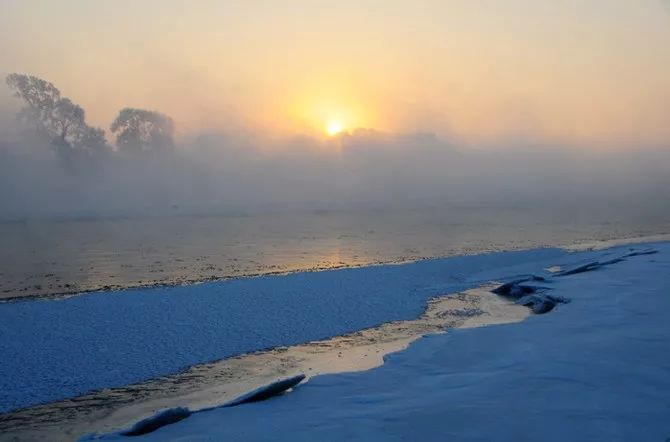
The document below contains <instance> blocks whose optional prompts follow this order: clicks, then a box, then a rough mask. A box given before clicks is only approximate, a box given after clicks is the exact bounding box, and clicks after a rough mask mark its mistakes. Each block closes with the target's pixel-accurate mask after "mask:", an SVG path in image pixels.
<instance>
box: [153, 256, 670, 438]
mask: <svg viewBox="0 0 670 442" xmlns="http://www.w3.org/2000/svg"><path fill="white" fill-rule="evenodd" d="M653 249H654V250H656V251H657V253H655V254H639V253H635V255H630V256H628V257H626V258H625V259H623V260H621V261H617V262H616V263H613V264H611V265H605V266H600V267H598V268H595V269H591V271H588V272H578V273H572V274H569V275H564V276H561V277H556V278H553V279H552V282H551V287H552V295H553V296H557V297H562V298H565V299H570V300H571V303H570V304H569V305H566V306H565V307H564V308H559V309H555V310H554V311H552V313H551V314H549V315H537V316H533V317H530V318H529V319H527V320H525V321H523V322H519V323H513V324H508V325H500V326H492V327H482V328H474V329H459V330H454V331H452V332H451V333H448V334H437V335H432V336H429V337H426V338H424V339H421V340H419V341H417V342H416V343H415V344H413V345H412V346H411V347H409V348H408V349H407V350H406V351H403V352H400V353H396V354H393V355H391V356H390V357H389V358H388V360H387V361H386V363H385V364H384V365H383V366H381V367H378V368H376V369H373V370H369V371H366V372H360V373H347V374H337V375H326V376H318V377H315V378H313V379H311V380H310V381H309V382H308V383H306V384H305V385H303V386H301V387H300V388H298V389H296V390H295V391H294V392H293V393H291V394H289V395H286V396H283V397H281V398H275V399H272V400H269V401H265V402H259V403H254V404H246V405H244V406H240V407H235V408H230V409H219V410H213V411H212V412H209V413H203V414H200V415H195V416H192V417H190V418H189V419H186V420H184V421H183V422H179V423H176V424H174V425H170V426H166V427H164V428H161V429H159V430H157V431H156V432H153V433H150V434H148V435H146V436H144V437H143V438H144V439H145V440H191V439H197V440H212V441H214V440H291V441H295V440H298V441H301V440H305V441H307V440H333V441H340V440H384V441H388V440H428V441H430V440H467V441H475V440H476V441H488V440H509V441H517V440H545V441H565V440H596V441H629V440H649V441H654V440H659V441H662V440H666V439H667V438H668V437H670V422H668V420H667V417H668V416H670V402H668V400H667V398H668V392H670V352H668V351H667V349H668V348H670V330H669V329H668V327H667V321H668V312H670V280H668V277H667V276H666V275H669V274H670V244H668V243H664V244H655V245H653ZM620 252H621V250H618V251H612V252H608V254H609V256H610V258H609V259H616V258H617V257H620V255H621V253H620ZM572 258H579V259H581V260H582V262H572V263H561V264H562V266H563V267H564V268H578V267H579V266H582V265H585V264H588V263H589V262H593V261H594V256H593V255H590V256H586V255H580V256H573V257H572ZM605 258H606V257H605ZM609 259H601V260H600V261H605V262H606V261H608V260H609ZM575 261H578V260H575ZM538 267H539V266H538ZM259 422H262V425H259Z"/></svg>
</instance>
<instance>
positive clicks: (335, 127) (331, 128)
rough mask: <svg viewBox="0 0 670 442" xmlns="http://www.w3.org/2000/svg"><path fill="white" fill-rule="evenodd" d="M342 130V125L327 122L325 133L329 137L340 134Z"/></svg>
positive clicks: (336, 122) (337, 122) (334, 121)
mask: <svg viewBox="0 0 670 442" xmlns="http://www.w3.org/2000/svg"><path fill="white" fill-rule="evenodd" d="M343 130H344V127H343V126H342V123H340V122H339V121H336V120H333V121H330V122H328V125H327V126H326V132H328V135H330V136H331V137H332V136H335V135H337V134H339V133H341V132H342V131H343Z"/></svg>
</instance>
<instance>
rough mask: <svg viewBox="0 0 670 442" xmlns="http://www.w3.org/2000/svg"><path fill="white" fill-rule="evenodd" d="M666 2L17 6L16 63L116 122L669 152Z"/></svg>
mask: <svg viewBox="0 0 670 442" xmlns="http://www.w3.org/2000/svg"><path fill="white" fill-rule="evenodd" d="M668 5H669V3H668V2H667V1H665V0H635V1H632V0H593V1H585V0H565V1H560V2H556V1H539V0H505V1H503V0H500V1H485V0H479V1H473V0H423V1H410V0H407V1H393V0H355V1H354V0H351V1H347V0H340V1H338V2H332V1H320V0H292V1H290V2H288V1H280V0H277V1H270V0H265V1H264V0H247V1H228V2H223V1H207V0H201V1H197V2H192V1H186V0H146V1H141V2H138V1H132V0H115V1H112V0H99V1H95V2H91V1H88V0H65V1H64V0H59V1H56V0H52V1H46V0H43V1H38V0H4V1H3V2H2V3H0V73H2V74H6V73H8V72H14V71H16V72H26V73H31V74H35V75H38V76H40V77H43V78H45V79H48V80H50V81H52V82H54V83H55V84H56V85H57V86H58V87H59V88H60V89H61V90H62V92H63V93H64V95H66V96H69V97H71V98H72V99H73V100H74V101H75V102H77V103H79V104H81V105H82V106H84V107H85V108H86V110H87V112H88V115H89V119H90V120H91V121H92V122H93V123H95V124H98V125H101V126H103V127H105V128H106V127H108V125H109V122H110V121H111V120H112V119H113V118H114V116H115V114H116V112H117V111H118V110H119V109H120V108H121V107H124V106H134V107H143V108H149V109H156V110H160V111H163V112H165V113H167V114H169V115H171V116H173V118H174V119H175V120H176V122H177V124H178V126H179V128H180V131H181V132H182V133H187V132H190V131H199V130H231V129H245V130H249V131H260V132H263V133H270V134H280V135H290V134H296V133H312V134H319V135H322V134H323V133H324V131H325V128H326V126H327V125H328V124H329V122H331V121H333V120H337V121H338V122H340V123H341V124H342V125H343V126H344V128H345V129H353V128H355V127H373V128H377V129H380V130H386V131H392V132H404V131H430V132H435V133H437V134H438V135H441V136H445V137H446V136H455V137H458V138H461V139H464V140H467V141H468V142H471V143H473V144H477V143H495V142H499V143H504V142H505V140H519V139H526V140H541V141H542V142H544V143H548V144H566V145H568V144H570V145H578V146H588V147H606V148H622V147H624V148H640V147H658V146H664V147H667V146H669V145H670V49H669V48H670V6H668Z"/></svg>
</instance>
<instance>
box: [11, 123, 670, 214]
mask: <svg viewBox="0 0 670 442" xmlns="http://www.w3.org/2000/svg"><path fill="white" fill-rule="evenodd" d="M26 138H28V137H26ZM668 190H670V154H668V152H667V151H663V150H645V151H637V152H631V151H621V152H608V153H601V152H598V153H594V152H588V151H586V152H579V151H577V150H571V149H561V150H559V149H557V148H554V149H552V148H542V147H537V148H534V147H531V146H526V147H523V148H522V147H517V146H508V147H506V148H504V149H503V148H498V149H488V150H483V149H472V148H464V147H462V146H459V145H458V144H454V143H453V142H447V141H444V140H441V139H439V138H437V137H436V136H434V135H431V134H407V135H394V134H384V133H379V132H375V131H371V130H365V131H363V130H359V131H354V132H353V133H352V134H343V135H340V136H338V137H336V138H333V139H327V140H318V139H314V138H307V137H303V138H295V139H286V140H279V141H277V140H263V139H261V138H260V137H253V136H235V135H229V134H197V135H194V136H192V137H191V139H190V140H187V141H184V142H183V144H179V145H178V146H177V147H176V148H175V149H173V150H169V151H164V152H163V151H161V152H149V153H146V154H144V153H143V154H142V155H127V154H123V153H121V152H115V151H111V150H110V151H109V152H106V153H105V154H104V155H101V156H99V157H95V158H88V157H87V158H70V159H64V158H61V157H59V156H58V154H57V153H56V152H54V151H53V149H50V146H48V145H39V144H38V143H37V142H35V141H32V142H31V140H30V139H24V138H20V139H19V140H18V142H17V141H7V140H1V141H0V204H1V206H0V207H1V208H2V210H1V212H0V219H3V220H21V219H30V218H35V217H38V218H60V219H62V218H81V217H87V218H91V217H93V218H95V217H118V216H165V215H171V214H179V215H184V214H207V213H209V214H211V213H231V212H233V213H239V212H244V213H249V212H258V211H268V210H272V211H285V210H296V209H309V210H312V209H319V210H330V209H356V208H388V207H393V208H401V207H406V208H417V207H424V206H428V207H435V206H441V205H445V204H455V203H457V204H474V205H479V204H493V205H496V206H509V205H538V204H539V205H544V206H551V207H554V208H555V209H556V210H561V209H562V208H565V209H569V208H570V207H571V206H575V205H577V206H580V207H582V206H589V205H594V206H601V205H610V204H614V205H618V206H625V207H627V206H630V210H638V209H644V208H645V206H647V207H646V208H647V209H653V208H654V207H657V206H658V205H659V203H660V202H662V201H663V200H664V199H665V198H666V195H667V192H668Z"/></svg>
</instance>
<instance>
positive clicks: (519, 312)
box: [0, 284, 530, 440]
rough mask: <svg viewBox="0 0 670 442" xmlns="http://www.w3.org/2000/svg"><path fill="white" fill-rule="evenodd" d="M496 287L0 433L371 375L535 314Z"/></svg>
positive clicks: (99, 399)
mask: <svg viewBox="0 0 670 442" xmlns="http://www.w3.org/2000/svg"><path fill="white" fill-rule="evenodd" d="M496 286H497V285H496V284H491V285H487V286H483V287H479V288H476V289H471V290H468V291H465V292H461V293H457V294H450V295H445V296H441V297H437V298H434V299H432V300H430V301H429V302H428V306H427V308H426V310H425V312H424V313H423V314H422V315H421V316H420V317H418V318H416V319H414V320H409V321H396V322H389V323H385V324H382V325H380V326H378V327H375V328H370V329H366V330H361V331H358V332H355V333H351V334H347V335H344V336H339V337H335V338H332V339H327V340H323V341H315V342H309V343H306V344H302V345H297V346H293V347H280V348H276V349H272V350H269V351H264V352H258V353H251V354H246V355H241V356H238V357H234V358H230V359H224V360H221V361H217V362H213V363H209V364H202V365H197V366H194V367H191V368H190V369H188V370H186V371H184V372H182V373H179V374H176V375H173V376H167V377H162V378H156V379H153V380H150V381H147V382H142V383H139V384H134V385H129V386H126V387H121V388H114V389H105V390H101V391H99V392H95V393H90V394H87V395H84V396H80V397H77V398H73V399H70V400H64V401H59V402H54V403H51V404H46V405H43V406H38V407H32V408H28V409H25V410H20V411H17V412H14V413H9V414H6V415H3V416H0V432H1V433H2V434H3V438H4V437H7V438H8V439H11V438H12V437H14V438H16V439H21V440H25V439H30V440H40V439H41V440H54V439H59V440H60V439H75V438H77V437H79V436H81V435H83V434H86V433H90V432H92V431H96V432H99V433H106V432H111V431H115V430H119V429H122V428H125V427H128V426H129V425H131V424H133V423H134V422H137V421H139V420H140V419H143V418H146V417H148V416H151V415H153V414H154V413H156V411H158V410H162V409H166V408H172V407H178V406H186V407H189V408H190V409H191V410H197V409H201V408H207V407H212V406H217V405H220V404H223V403H226V402H229V401H231V400H233V399H235V398H237V397H239V396H241V395H243V394H244V393H246V392H248V391H251V390H254V389H257V388H259V387H261V386H264V385H267V384H269V383H271V382H274V381H276V380H277V379H279V378H286V377H289V376H294V375H297V374H300V373H304V374H305V375H306V377H307V378H308V379H309V378H310V377H312V376H316V375H319V374H327V373H339V372H348V371H362V370H368V369H370V368H373V367H377V366H379V365H381V364H383V358H384V356H385V355H387V354H389V353H393V352H396V351H399V350H403V349H405V348H406V347H407V346H408V345H409V344H410V343H411V342H413V341H415V340H416V339H418V338H420V337H421V336H424V335H428V334H434V333H442V332H444V330H445V329H448V328H456V327H458V328H467V327H479V326H485V325H493V324H503V323H510V322H517V321H521V320H522V319H524V318H525V317H526V316H528V315H529V314H530V311H529V310H528V309H527V308H525V307H522V306H520V305H515V304H514V303H513V302H512V301H509V300H506V299H504V298H502V297H500V296H497V295H495V294H493V293H491V292H490V290H491V289H493V288H494V287H496Z"/></svg>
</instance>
